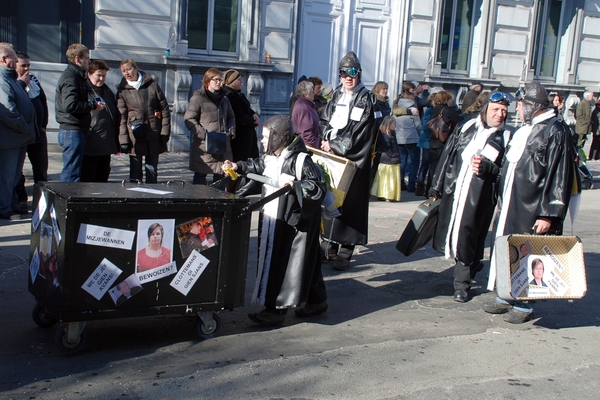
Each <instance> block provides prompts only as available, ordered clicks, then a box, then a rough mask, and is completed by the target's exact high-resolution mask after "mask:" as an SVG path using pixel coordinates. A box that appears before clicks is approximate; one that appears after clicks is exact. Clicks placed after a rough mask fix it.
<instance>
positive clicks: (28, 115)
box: [0, 43, 36, 219]
mask: <svg viewBox="0 0 600 400" xmlns="http://www.w3.org/2000/svg"><path fill="white" fill-rule="evenodd" d="M16 62H17V55H16V53H15V51H14V49H13V47H12V45H11V44H10V43H0V138H1V140H0V219H21V215H20V214H21V213H20V212H19V209H18V201H17V194H16V191H15V186H16V185H17V182H18V181H19V178H20V177H21V172H22V171H23V161H24V160H25V151H26V149H27V145H29V144H31V143H33V142H35V137H36V126H35V109H34V108H33V104H31V101H29V97H28V96H27V93H26V92H25V90H24V89H23V87H22V86H21V85H20V84H19V83H17V73H16V72H15V66H16Z"/></svg>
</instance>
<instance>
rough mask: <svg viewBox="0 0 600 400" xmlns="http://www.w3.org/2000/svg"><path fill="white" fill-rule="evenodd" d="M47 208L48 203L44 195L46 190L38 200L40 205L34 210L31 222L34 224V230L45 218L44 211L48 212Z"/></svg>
mask: <svg viewBox="0 0 600 400" xmlns="http://www.w3.org/2000/svg"><path fill="white" fill-rule="evenodd" d="M46 208H48V204H47V203H46V196H44V192H42V195H41V196H40V200H39V201H38V206H37V207H36V208H35V211H34V212H33V217H32V218H31V224H32V225H33V231H34V232H35V231H37V229H38V227H39V226H40V221H41V220H42V218H44V213H45V212H46Z"/></svg>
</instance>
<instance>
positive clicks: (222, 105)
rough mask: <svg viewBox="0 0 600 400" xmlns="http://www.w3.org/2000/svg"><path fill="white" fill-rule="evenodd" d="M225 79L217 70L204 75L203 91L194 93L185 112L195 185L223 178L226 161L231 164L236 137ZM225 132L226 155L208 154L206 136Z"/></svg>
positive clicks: (213, 69) (210, 70) (211, 70)
mask: <svg viewBox="0 0 600 400" xmlns="http://www.w3.org/2000/svg"><path fill="white" fill-rule="evenodd" d="M222 83H223V78H222V77H221V72H220V71H219V70H218V69H216V68H210V69H209V70H208V71H206V73H205V74H204V78H203V79H202V87H201V88H200V89H198V90H196V91H195V92H194V94H193V95H192V98H191V99H190V102H189V104H188V107H187V110H186V112H185V116H184V119H185V126H186V127H187V128H188V129H189V130H190V134H191V145H190V166H189V168H190V170H191V171H194V180H193V183H194V184H200V185H206V175H208V174H212V175H213V182H215V181H217V180H219V179H221V178H223V177H224V175H223V170H222V169H221V167H222V165H223V161H225V160H231V159H232V157H233V155H232V153H231V139H232V138H233V137H235V115H234V113H233V109H232V108H231V104H230V103H229V100H228V99H227V97H226V96H225V91H224V90H222V89H221V85H222ZM207 132H224V133H226V134H227V144H226V150H225V153H224V154H211V153H208V152H207V150H206V133H207Z"/></svg>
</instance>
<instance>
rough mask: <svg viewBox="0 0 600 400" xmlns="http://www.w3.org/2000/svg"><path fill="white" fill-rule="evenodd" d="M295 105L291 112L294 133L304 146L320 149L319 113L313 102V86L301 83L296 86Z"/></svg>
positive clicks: (307, 82) (309, 83) (305, 82)
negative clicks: (298, 136)
mask: <svg viewBox="0 0 600 400" xmlns="http://www.w3.org/2000/svg"><path fill="white" fill-rule="evenodd" d="M295 94H296V96H297V97H298V100H296V104H295V105H294V109H293V111H292V124H293V125H294V131H295V133H297V134H298V135H300V137H301V138H302V140H303V141H304V144H305V145H307V146H310V147H314V148H315V149H320V148H321V137H320V134H319V113H317V108H316V107H315V103H314V102H313V100H314V98H315V94H314V88H313V84H312V83H311V82H309V81H302V82H300V83H299V84H298V86H296V93H295Z"/></svg>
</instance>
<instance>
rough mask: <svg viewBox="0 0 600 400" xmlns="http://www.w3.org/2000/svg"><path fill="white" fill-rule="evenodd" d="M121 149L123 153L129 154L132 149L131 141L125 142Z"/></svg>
mask: <svg viewBox="0 0 600 400" xmlns="http://www.w3.org/2000/svg"><path fill="white" fill-rule="evenodd" d="M119 151H120V152H121V153H123V154H129V152H130V151H131V145H130V144H129V143H124V144H122V145H121V146H120V147H119Z"/></svg>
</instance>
